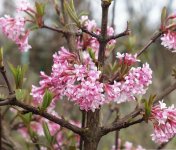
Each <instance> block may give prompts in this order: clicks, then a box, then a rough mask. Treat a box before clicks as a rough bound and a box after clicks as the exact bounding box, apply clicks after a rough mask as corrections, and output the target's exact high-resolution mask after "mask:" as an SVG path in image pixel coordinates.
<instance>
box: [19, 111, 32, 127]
mask: <svg viewBox="0 0 176 150" xmlns="http://www.w3.org/2000/svg"><path fill="white" fill-rule="evenodd" d="M18 115H19V116H20V118H21V119H22V120H23V122H24V124H25V125H26V126H28V125H29V124H30V122H31V120H32V112H29V113H27V114H25V115H22V114H18Z"/></svg>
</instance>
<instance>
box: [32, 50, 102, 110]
mask: <svg viewBox="0 0 176 150" xmlns="http://www.w3.org/2000/svg"><path fill="white" fill-rule="evenodd" d="M82 56H83V57H82V60H80V61H81V62H80V61H79V59H78V56H77V55H76V54H74V53H70V52H68V51H67V50H66V49H65V48H63V47H62V48H61V50H60V51H59V52H58V53H56V54H54V55H53V59H54V64H53V67H52V73H51V75H50V76H47V75H45V74H44V73H41V77H42V80H41V81H40V87H35V86H33V88H32V92H31V95H32V96H33V98H34V101H35V103H34V104H36V105H39V104H40V103H41V102H42V98H43V95H44V92H45V90H46V89H48V90H50V91H51V92H52V93H54V99H53V101H52V103H54V102H55V101H56V100H58V99H60V98H62V97H63V96H67V97H68V98H69V100H70V101H73V102H75V103H76V104H78V105H79V106H80V108H81V109H84V110H87V111H88V110H92V111H94V110H95V109H96V108H99V106H101V105H103V104H104V103H105V99H104V94H103V83H100V82H99V81H98V80H99V78H100V74H101V72H100V71H98V70H97V67H96V66H95V64H94V62H93V61H92V59H91V58H90V56H89V54H88V53H87V54H86V53H85V52H84V53H83V55H82ZM80 63H82V64H80Z"/></svg>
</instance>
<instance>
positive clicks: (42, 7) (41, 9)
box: [35, 2, 45, 17]
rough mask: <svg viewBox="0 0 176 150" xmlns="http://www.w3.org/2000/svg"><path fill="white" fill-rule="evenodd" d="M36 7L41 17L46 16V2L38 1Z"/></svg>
mask: <svg viewBox="0 0 176 150" xmlns="http://www.w3.org/2000/svg"><path fill="white" fill-rule="evenodd" d="M35 7H36V10H37V14H38V15H39V16H40V17H42V16H44V14H45V4H42V3H38V2H36V3H35Z"/></svg>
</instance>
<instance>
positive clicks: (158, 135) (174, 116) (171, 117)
mask: <svg viewBox="0 0 176 150" xmlns="http://www.w3.org/2000/svg"><path fill="white" fill-rule="evenodd" d="M150 120H151V121H152V123H153V127H154V133H153V134H152V135H151V136H152V140H153V141H155V142H156V143H160V144H161V143H163V142H167V141H168V140H169V139H170V138H172V137H173V136H175V135H176V109H175V108H174V106H173V105H172V106H170V107H166V104H165V103H164V102H162V101H160V102H159V104H158V105H155V106H153V107H152V113H151V117H150Z"/></svg>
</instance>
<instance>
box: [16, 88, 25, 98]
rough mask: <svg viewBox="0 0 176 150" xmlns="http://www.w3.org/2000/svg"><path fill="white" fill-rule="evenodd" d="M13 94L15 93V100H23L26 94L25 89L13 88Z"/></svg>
mask: <svg viewBox="0 0 176 150" xmlns="http://www.w3.org/2000/svg"><path fill="white" fill-rule="evenodd" d="M15 95H16V99H17V100H19V101H21V100H24V99H25V98H26V96H27V90H25V89H17V90H15Z"/></svg>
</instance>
